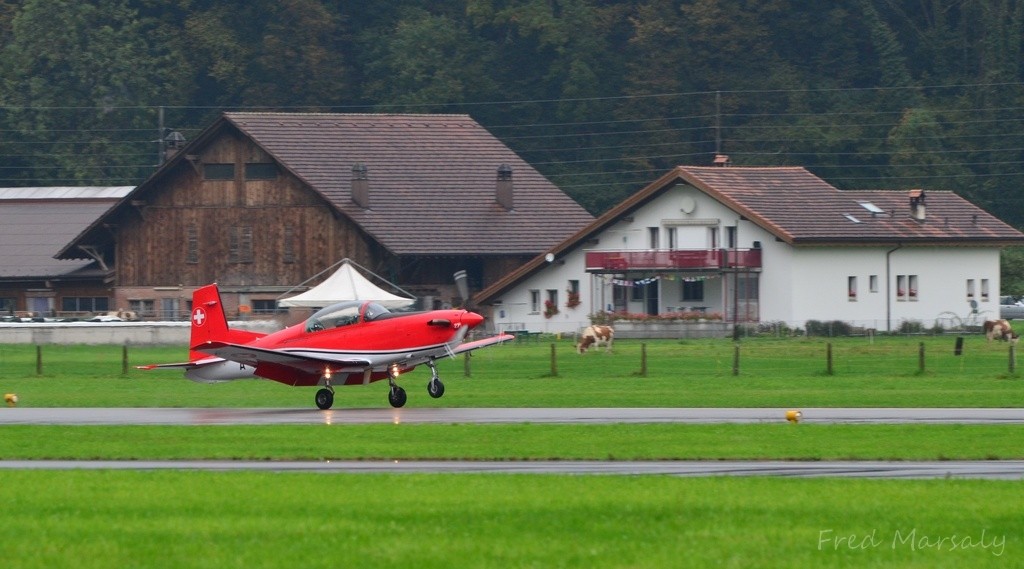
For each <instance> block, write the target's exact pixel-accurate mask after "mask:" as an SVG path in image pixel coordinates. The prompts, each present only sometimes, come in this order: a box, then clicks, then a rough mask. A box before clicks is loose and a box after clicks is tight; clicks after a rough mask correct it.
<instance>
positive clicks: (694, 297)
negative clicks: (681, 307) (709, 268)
mask: <svg viewBox="0 0 1024 569" xmlns="http://www.w3.org/2000/svg"><path fill="white" fill-rule="evenodd" d="M681 300H684V301H687V300H689V301H699V302H703V301H704V281H683V297H682V299H681Z"/></svg>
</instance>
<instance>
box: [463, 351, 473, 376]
mask: <svg viewBox="0 0 1024 569" xmlns="http://www.w3.org/2000/svg"><path fill="white" fill-rule="evenodd" d="M469 355H470V352H466V353H465V355H464V356H463V358H462V376H463V377H469V376H470V375H472V374H471V373H470V370H469Z"/></svg>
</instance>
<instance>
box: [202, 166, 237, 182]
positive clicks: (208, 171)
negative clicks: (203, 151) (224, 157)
mask: <svg viewBox="0 0 1024 569" xmlns="http://www.w3.org/2000/svg"><path fill="white" fill-rule="evenodd" d="M203 179H204V180H234V179H235V165H234V164H203Z"/></svg>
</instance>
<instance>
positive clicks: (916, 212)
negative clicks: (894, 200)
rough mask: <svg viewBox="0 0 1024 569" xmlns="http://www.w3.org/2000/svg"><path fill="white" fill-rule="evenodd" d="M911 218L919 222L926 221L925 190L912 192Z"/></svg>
mask: <svg viewBox="0 0 1024 569" xmlns="http://www.w3.org/2000/svg"><path fill="white" fill-rule="evenodd" d="M910 217H911V218H912V219H915V220H917V221H924V220H925V211H924V190H910Z"/></svg>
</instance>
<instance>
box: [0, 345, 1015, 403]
mask: <svg viewBox="0 0 1024 569" xmlns="http://www.w3.org/2000/svg"><path fill="white" fill-rule="evenodd" d="M954 340H955V339H954V338H952V337H945V336H940V337H922V338H907V337H883V338H875V339H874V340H873V341H869V340H867V339H865V338H837V339H832V340H831V341H830V340H826V339H821V338H810V339H807V338H796V339H774V338H767V339H760V338H754V339H748V340H744V341H743V342H742V343H741V344H740V358H739V366H738V368H739V369H738V374H735V375H734V373H733V369H734V361H735V348H734V345H733V344H732V342H728V341H723V340H689V341H671V340H660V341H649V342H639V341H621V340H620V341H619V342H617V343H616V346H615V351H614V353H612V354H605V353H601V352H596V353H589V354H587V355H585V356H579V355H577V354H575V353H574V352H573V347H572V344H571V343H570V342H569V341H567V340H562V341H552V342H544V343H530V344H518V345H506V346H496V347H492V348H487V349H484V350H479V351H477V352H474V353H473V357H472V358H471V359H470V360H469V364H468V365H469V367H470V377H469V378H466V377H465V368H466V365H467V364H466V361H465V360H464V359H463V358H458V359H455V360H451V359H449V360H443V361H440V362H439V365H438V367H439V370H440V372H441V376H442V378H443V379H444V380H445V384H446V387H447V391H446V395H445V397H444V398H442V399H439V400H433V399H431V398H430V397H428V396H426V383H427V380H428V379H429V377H430V375H429V372H428V371H427V370H426V369H417V370H415V371H414V372H412V373H411V374H408V375H407V376H405V377H403V378H401V380H400V383H402V384H403V385H405V387H406V389H407V391H408V392H409V403H408V405H409V406H412V407H430V406H444V407H800V406H802V407H1024V382H1022V381H1021V379H1020V375H1019V372H1017V371H1014V372H1012V373H1011V372H1010V371H1009V357H1008V349H1007V345H1006V344H1005V343H993V344H988V343H986V341H985V339H984V338H980V337H969V338H967V339H966V342H965V346H964V350H963V355H960V356H956V355H954V354H953V347H954ZM922 344H923V346H924V347H923V350H924V369H923V371H922V369H921V365H920V360H921V357H920V356H921V350H922ZM552 345H554V346H555V349H554V352H555V357H554V365H552V355H551V353H552V348H551V346H552ZM829 345H831V352H832V373H831V374H829V373H828V364H827V353H828V349H829ZM41 352H42V362H43V363H42V373H41V374H38V375H37V373H36V372H37V363H36V348H35V347H33V346H24V345H22V346H12V345H0V390H3V391H4V392H15V393H17V394H18V396H19V397H20V399H21V404H22V405H24V406H31V407H78V406H81V407H107V406H114V407H225V406H229V407H230V406H242V407H309V406H312V400H313V392H314V391H315V390H313V389H311V388H292V387H287V386H284V385H281V384H277V383H274V382H271V381H262V380H253V381H240V382H231V383H225V384H219V385H201V384H195V383H192V382H190V381H187V380H185V379H183V378H182V374H181V373H180V372H177V371H173V370H159V371H140V370H136V369H134V367H133V366H135V365H140V364H146V363H156V362H169V361H181V360H182V359H184V357H185V356H184V352H183V349H182V348H143V347H132V348H131V349H130V350H129V358H128V359H129V361H128V364H129V370H128V373H127V374H126V375H122V367H123V365H122V361H121V358H122V348H121V347H120V346H59V347H58V346H47V347H44V348H42V350H41ZM644 352H646V366H645V365H644V357H643V355H644ZM552 367H554V371H555V373H554V374H552ZM645 368H646V374H643V373H642V371H643V370H644V369H645ZM386 391H387V385H386V383H385V382H378V383H375V384H373V385H370V386H366V387H363V386H358V387H344V388H340V389H339V390H338V393H337V395H336V397H335V407H336V408H345V407H381V406H387V402H386Z"/></svg>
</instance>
